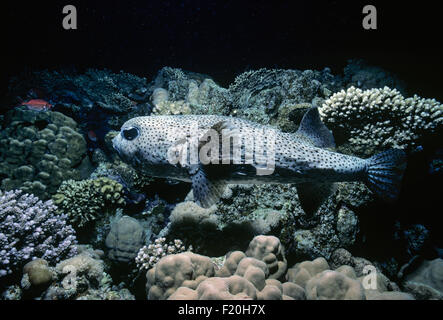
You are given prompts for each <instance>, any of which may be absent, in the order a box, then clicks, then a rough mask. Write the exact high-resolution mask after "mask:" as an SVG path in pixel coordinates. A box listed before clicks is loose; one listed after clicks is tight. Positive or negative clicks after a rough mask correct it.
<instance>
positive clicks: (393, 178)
mask: <svg viewBox="0 0 443 320" xmlns="http://www.w3.org/2000/svg"><path fill="white" fill-rule="evenodd" d="M367 161H368V169H367V174H368V175H367V181H366V184H367V186H368V187H369V189H370V190H371V191H372V192H374V193H375V194H376V195H377V196H379V197H380V198H382V199H383V200H385V201H388V202H393V201H395V200H396V199H397V198H398V195H399V193H400V185H401V180H402V178H403V173H404V171H405V169H406V154H405V153H404V152H403V151H402V150H399V149H391V150H388V151H385V152H381V153H379V154H376V155H375V156H373V157H371V158H369V159H367Z"/></svg>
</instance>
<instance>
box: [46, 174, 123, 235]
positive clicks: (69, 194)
mask: <svg viewBox="0 0 443 320" xmlns="http://www.w3.org/2000/svg"><path fill="white" fill-rule="evenodd" d="M122 190H123V186H122V185H121V184H120V183H118V182H116V181H114V180H111V179H109V178H105V177H100V178H97V179H87V180H81V181H75V180H67V181H64V182H63V183H62V184H61V186H60V188H59V189H58V190H57V193H56V194H55V195H54V196H53V200H54V203H55V204H56V205H57V206H58V210H59V211H60V212H62V213H64V214H66V215H67V216H68V219H69V221H71V223H72V224H75V225H76V226H79V227H83V226H84V225H86V224H87V223H88V222H90V221H94V220H96V219H97V218H99V217H100V216H104V215H105V214H106V213H107V212H109V211H110V210H111V211H112V210H113V209H115V208H116V207H119V206H123V205H124V204H125V200H124V198H123V193H122Z"/></svg>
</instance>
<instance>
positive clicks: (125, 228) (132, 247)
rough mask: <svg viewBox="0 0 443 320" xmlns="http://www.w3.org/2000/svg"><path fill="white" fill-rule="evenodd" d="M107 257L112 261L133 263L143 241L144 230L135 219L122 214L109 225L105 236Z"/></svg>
mask: <svg viewBox="0 0 443 320" xmlns="http://www.w3.org/2000/svg"><path fill="white" fill-rule="evenodd" d="M105 243H106V247H107V248H108V249H109V251H108V257H109V259H111V260H112V261H116V262H123V263H133V262H134V261H133V260H134V258H135V257H136V255H137V253H138V251H139V249H140V248H141V247H142V246H143V244H144V243H145V232H144V230H143V227H142V226H141V224H140V222H138V221H137V219H134V218H131V217H129V216H123V217H121V218H119V219H118V220H117V221H115V222H114V223H113V224H112V225H111V230H110V231H109V233H108V236H107V237H106V241H105Z"/></svg>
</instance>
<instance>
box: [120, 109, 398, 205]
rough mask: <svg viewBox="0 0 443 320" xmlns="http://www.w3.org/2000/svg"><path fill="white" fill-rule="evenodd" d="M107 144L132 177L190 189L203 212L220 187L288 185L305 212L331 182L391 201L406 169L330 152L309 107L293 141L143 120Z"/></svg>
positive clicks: (227, 122)
mask: <svg viewBox="0 0 443 320" xmlns="http://www.w3.org/2000/svg"><path fill="white" fill-rule="evenodd" d="M112 142H113V147H114V148H115V149H116V150H117V152H118V153H119V155H120V157H121V158H122V159H123V160H124V161H125V162H127V163H129V164H131V165H132V166H133V167H134V168H136V169H137V170H140V171H141V172H143V173H145V174H147V175H150V176H154V177H161V178H170V179H177V180H182V181H187V182H191V183H192V190H193V195H194V201H195V202H196V203H197V204H198V205H200V206H201V207H204V208H207V207H209V206H211V205H212V204H214V203H215V202H217V201H218V199H219V198H220V197H221V196H222V194H223V192H224V189H225V185H226V184H228V183H234V184H240V183H247V184H258V183H267V184H272V183H284V184H296V187H297V191H298V196H299V199H300V202H301V204H302V207H303V208H304V209H305V208H307V209H309V210H312V209H313V208H317V207H318V206H319V205H320V201H322V200H321V199H324V198H325V196H326V195H327V194H328V192H329V191H330V190H331V186H332V185H333V183H334V182H345V181H362V182H364V183H366V185H367V186H368V187H369V189H370V190H372V191H373V192H374V193H375V194H377V195H378V196H379V197H381V198H382V199H385V200H387V201H394V200H395V199H396V198H397V197H398V194H399V189H400V183H401V179H402V175H403V172H404V170H405V167H406V156H405V154H404V152H403V151H401V150H397V149H391V150H388V151H385V152H382V153H380V154H377V155H375V156H373V157H371V158H369V159H361V158H358V157H354V156H350V155H345V154H340V153H337V152H334V151H333V150H332V149H333V148H334V147H335V143H334V138H333V136H332V133H331V131H329V130H328V129H327V127H326V126H325V125H324V124H323V123H322V121H321V119H320V116H319V113H318V110H317V108H316V107H313V108H311V109H309V110H308V111H307V112H306V114H305V115H304V117H303V119H302V121H301V123H300V126H299V128H298V131H297V132H296V133H285V132H282V131H280V130H278V129H277V128H274V127H271V126H266V125H261V124H257V123H254V122H251V121H248V120H244V119H240V118H232V117H227V116H217V115H173V116H143V117H136V118H132V119H130V120H128V121H127V122H126V123H125V124H123V126H122V127H121V130H120V133H119V134H118V135H117V136H116V137H115V138H114V139H113V141H112ZM325 190H326V191H325ZM305 211H306V210H305Z"/></svg>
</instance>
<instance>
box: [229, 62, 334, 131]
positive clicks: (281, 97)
mask: <svg viewBox="0 0 443 320" xmlns="http://www.w3.org/2000/svg"><path fill="white" fill-rule="evenodd" d="M340 84H341V82H340V80H339V79H338V78H336V77H334V76H333V75H332V74H331V73H330V70H329V69H325V70H323V71H312V70H305V71H299V70H282V69H272V70H270V69H259V70H253V71H247V72H244V73H242V74H240V75H239V76H237V77H236V78H235V80H234V82H233V83H232V84H231V85H230V86H229V92H230V93H231V95H232V104H233V106H234V107H235V109H233V111H232V112H231V115H235V116H238V117H241V118H246V119H249V120H252V121H255V122H258V123H262V124H267V123H270V119H271V118H273V117H276V116H277V114H278V113H279V112H280V108H283V107H284V106H287V105H297V104H299V103H312V104H314V105H317V104H318V102H317V101H316V99H318V98H327V97H328V96H329V95H330V93H331V92H335V91H336V90H339V89H340V88H341V87H340ZM297 124H298V123H297Z"/></svg>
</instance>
